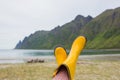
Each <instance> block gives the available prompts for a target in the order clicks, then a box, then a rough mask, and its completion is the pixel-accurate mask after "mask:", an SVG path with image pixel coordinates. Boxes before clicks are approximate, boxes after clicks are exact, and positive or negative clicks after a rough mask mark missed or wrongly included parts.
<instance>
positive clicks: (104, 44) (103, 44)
mask: <svg viewBox="0 0 120 80" xmlns="http://www.w3.org/2000/svg"><path fill="white" fill-rule="evenodd" d="M80 33H83V34H84V35H86V37H87V38H88V42H87V45H86V48H120V8H116V9H110V10H106V11H105V12H103V13H102V14H100V15H98V16H97V17H96V18H94V19H93V20H92V21H90V22H89V23H88V24H87V25H85V27H84V28H83V29H81V30H80Z"/></svg>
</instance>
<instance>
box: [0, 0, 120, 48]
mask: <svg viewBox="0 0 120 80" xmlns="http://www.w3.org/2000/svg"><path fill="white" fill-rule="evenodd" d="M116 7H120V0H0V49H13V48H14V47H15V45H16V44H17V43H18V42H19V40H23V39H24V37H25V36H28V35H30V34H31V33H34V32H35V31H37V30H51V29H53V28H54V27H56V26H57V25H60V26H61V25H63V24H65V23H67V22H70V21H71V20H73V19H74V18H75V17H76V16H77V15H78V14H80V15H83V16H88V15H91V16H93V17H95V16H97V15H99V14H100V13H102V12H103V11H104V10H106V9H114V8H116Z"/></svg>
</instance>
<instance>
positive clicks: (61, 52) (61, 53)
mask: <svg viewBox="0 0 120 80" xmlns="http://www.w3.org/2000/svg"><path fill="white" fill-rule="evenodd" d="M54 55H55V58H56V62H57V64H58V66H59V65H61V64H62V63H63V62H64V61H65V60H66V58H67V53H66V50H65V49H64V48H63V47H57V48H55V50H54Z"/></svg>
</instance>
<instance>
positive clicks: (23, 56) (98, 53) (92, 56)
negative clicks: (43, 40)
mask: <svg viewBox="0 0 120 80" xmlns="http://www.w3.org/2000/svg"><path fill="white" fill-rule="evenodd" d="M67 53H69V50H67ZM30 59H43V60H47V61H52V60H55V57H54V50H24V49H11V50H0V64H3V63H25V62H26V61H27V60H30ZM79 59H80V60H120V49H100V50H93V49H92V50H83V51H82V53H81V56H79Z"/></svg>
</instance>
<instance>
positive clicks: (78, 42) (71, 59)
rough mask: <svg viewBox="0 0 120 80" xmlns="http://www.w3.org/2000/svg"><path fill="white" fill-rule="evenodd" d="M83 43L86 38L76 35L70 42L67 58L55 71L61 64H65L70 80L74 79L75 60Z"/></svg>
mask: <svg viewBox="0 0 120 80" xmlns="http://www.w3.org/2000/svg"><path fill="white" fill-rule="evenodd" d="M85 43H86V38H85V37H84V36H79V37H77V38H76V39H75V41H74V42H73V44H72V47H71V51H70V54H69V56H68V58H67V59H66V60H65V61H64V62H63V63H62V64H61V65H60V66H59V67H58V68H57V70H56V71H57V72H58V71H59V69H60V67H61V66H65V67H66V69H67V71H68V75H69V78H70V80H74V75H75V69H76V62H77V59H78V56H79V55H80V53H81V51H82V50H83V48H84V46H85Z"/></svg>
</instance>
